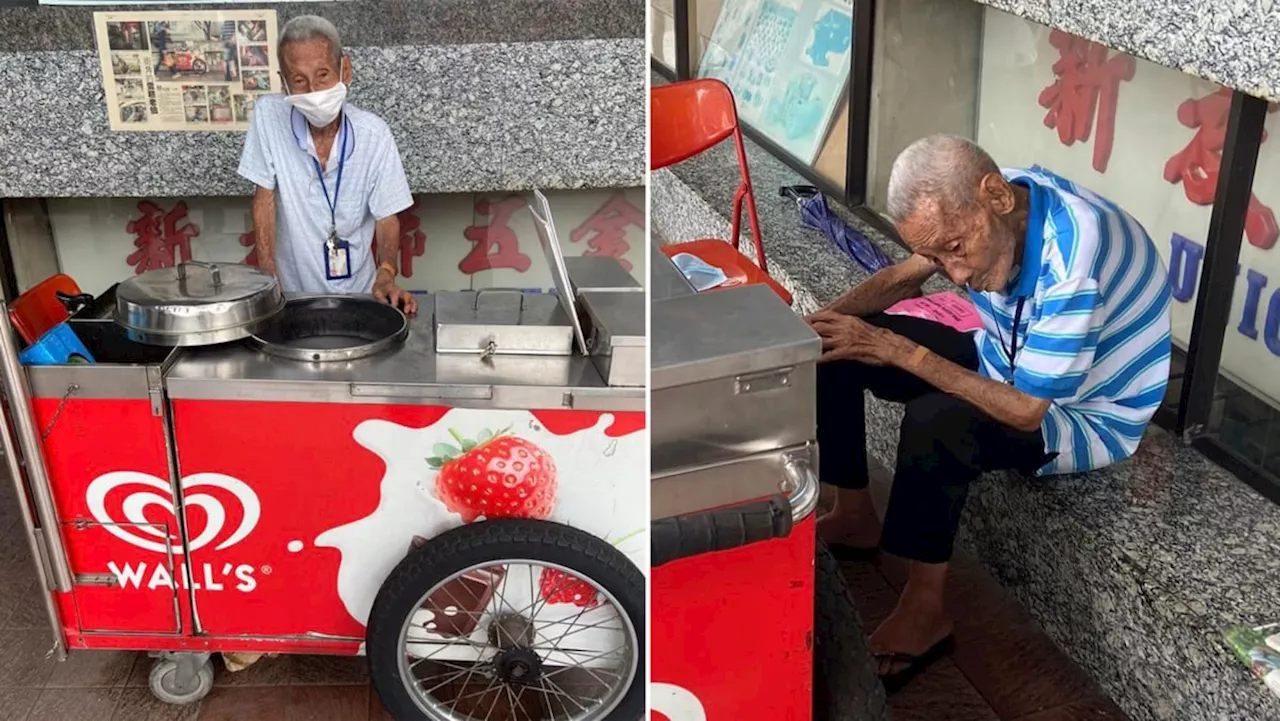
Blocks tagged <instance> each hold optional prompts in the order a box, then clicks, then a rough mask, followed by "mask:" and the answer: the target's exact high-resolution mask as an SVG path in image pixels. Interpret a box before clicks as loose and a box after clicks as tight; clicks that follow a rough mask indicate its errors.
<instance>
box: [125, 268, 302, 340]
mask: <svg viewBox="0 0 1280 721" xmlns="http://www.w3.org/2000/svg"><path fill="white" fill-rule="evenodd" d="M283 307H284V294H283V293H282V292H281V291H280V284H279V283H278V282H276V279H275V276H273V275H271V274H270V273H267V272H265V271H263V270H259V269H258V268H255V267H253V266H251V265H244V264H242V263H203V262H199V261H188V262H186V263H179V264H178V265H177V267H175V268H162V269H158V270H149V271H147V272H145V273H142V274H141V275H138V276H135V277H133V278H130V279H128V280H126V281H124V282H123V283H121V284H120V285H119V286H118V287H117V288H116V312H115V321H116V323H118V324H120V325H121V326H122V327H124V329H125V331H126V333H127V334H128V336H129V338H130V339H131V340H134V341H137V342H139V343H146V344H149V345H161V346H199V345H214V344H217V343H227V342H230V341H234V340H240V339H242V338H247V337H249V336H250V335H252V334H253V333H255V332H257V331H258V330H260V329H261V328H262V326H263V325H264V324H265V323H266V322H267V321H268V320H270V318H271V317H272V316H274V315H275V314H276V313H277V312H279V310H280V309H281V308H283Z"/></svg>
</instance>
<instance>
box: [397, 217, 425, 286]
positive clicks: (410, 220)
mask: <svg viewBox="0 0 1280 721" xmlns="http://www.w3.org/2000/svg"><path fill="white" fill-rule="evenodd" d="M417 209H418V203H417V201H414V204H413V206H412V207H410V208H408V209H407V210H402V211H400V215H398V216H397V217H398V218H399V219H400V275H403V276H404V277H406V278H412V277H413V259H414V258H421V257H422V254H423V253H425V252H427V234H426V233H425V232H424V231H423V230H422V220H421V219H419V218H418V214H417V213H416V212H415V211H417Z"/></svg>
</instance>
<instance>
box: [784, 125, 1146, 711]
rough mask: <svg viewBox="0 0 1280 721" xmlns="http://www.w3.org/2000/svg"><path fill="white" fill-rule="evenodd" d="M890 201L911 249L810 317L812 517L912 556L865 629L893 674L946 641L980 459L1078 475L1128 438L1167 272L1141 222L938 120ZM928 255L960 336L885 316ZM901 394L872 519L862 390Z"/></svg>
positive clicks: (1140, 412)
mask: <svg viewBox="0 0 1280 721" xmlns="http://www.w3.org/2000/svg"><path fill="white" fill-rule="evenodd" d="M887 201H888V214H889V216H890V219H891V220H892V221H893V222H894V224H895V225H896V227H897V229H898V232H899V233H900V234H901V236H902V238H903V240H904V241H906V243H907V245H908V246H909V247H910V248H911V250H912V251H913V253H914V254H913V255H912V256H911V257H910V258H908V259H907V260H906V261H904V262H902V263H899V264H898V265H895V266H893V267H890V268H888V269H886V270H883V271H881V272H879V273H877V274H875V275H874V276H872V277H871V278H869V279H868V280H867V281H865V282H863V283H862V284H860V285H858V286H856V287H855V288H853V289H851V290H849V291H848V292H846V293H845V294H844V295H843V296H841V297H840V298H838V299H837V300H836V301H835V302H834V303H832V304H830V305H829V306H827V307H826V308H824V309H823V310H822V311H819V312H818V313H815V314H814V315H812V316H810V318H809V321H810V323H811V324H812V326H813V328H814V329H815V330H816V331H817V332H818V333H819V334H820V335H821V336H822V340H823V349H824V354H823V363H822V364H821V365H820V366H819V373H818V439H819V442H820V445H821V447H822V451H823V452H822V457H821V469H820V475H821V478H822V480H823V482H824V483H827V484H830V485H833V486H835V487H836V492H835V497H836V503H835V506H834V509H833V510H832V512H831V513H830V514H828V515H826V516H825V517H823V518H822V519H820V521H819V533H820V534H821V536H822V537H823V539H824V540H826V541H827V543H828V544H829V545H830V547H831V548H832V550H833V552H835V553H836V554H837V555H838V556H843V557H844V558H871V557H874V555H875V551H876V549H877V547H878V548H879V549H883V550H884V551H886V552H888V553H892V554H894V555H897V556H901V557H904V558H906V559H908V561H910V563H909V575H908V580H907V584H906V587H905V588H904V589H903V592H902V596H901V598H900V600H899V602H898V606H897V608H896V609H895V610H894V611H893V613H892V614H891V615H890V616H889V617H888V618H887V619H886V620H885V621H884V623H883V624H881V625H880V627H879V628H878V629H877V630H876V631H875V632H874V633H873V634H872V636H871V646H872V650H873V652H875V653H876V654H877V657H878V658H879V660H880V671H879V672H880V674H881V677H882V678H883V679H884V681H885V685H886V687H888V688H889V689H890V691H892V690H895V689H896V688H898V687H900V686H901V685H902V684H903V683H905V682H906V681H907V680H909V679H910V678H911V677H912V676H914V675H915V674H916V673H918V672H919V671H920V670H922V669H923V668H924V667H925V666H926V665H928V664H929V663H930V662H932V661H933V660H935V659H936V658H937V657H939V656H940V655H942V654H944V653H945V652H946V650H947V648H948V646H949V645H950V640H951V631H952V621H951V619H950V618H949V617H948V615H947V613H946V610H945V608H944V604H943V591H944V582H945V580H946V573H947V563H948V561H949V560H950V558H951V551H952V544H953V541H954V538H955V534H956V529H957V527H958V525H959V522H960V513H961V510H962V509H963V507H964V502H965V497H966V494H967V492H968V488H969V484H970V483H972V482H973V480H974V479H976V478H977V477H978V475H979V474H981V473H982V472H984V471H991V470H999V469H1006V470H1014V471H1019V472H1022V473H1024V474H1027V475H1052V474H1062V473H1081V472H1085V471H1089V470H1093V469H1096V468H1101V467H1103V466H1106V465H1109V464H1112V463H1115V462H1117V461H1121V460H1123V459H1125V458H1127V457H1129V456H1130V455H1132V454H1133V452H1134V450H1135V449H1136V448H1137V446H1138V442H1139V441H1140V440H1141V438H1142V435H1143V432H1144V430H1145V429H1146V427H1147V423H1148V422H1149V421H1150V419H1151V417H1152V415H1153V414H1154V413H1155V411H1156V408H1157V407H1158V406H1159V404H1160V401H1161V399H1162V398H1163V397H1164V391H1165V386H1166V384H1167V382H1168V375H1169V353H1170V335H1169V334H1170V316H1169V303H1170V296H1169V289H1168V287H1167V284H1166V274H1165V269H1164V267H1163V264H1162V263H1161V260H1160V257H1159V255H1158V253H1157V251H1156V248H1155V245H1154V244H1153V243H1152V242H1151V239H1150V238H1149V237H1148V236H1147V233H1146V232H1145V231H1144V230H1143V228H1142V226H1141V225H1139V224H1138V222H1137V221H1136V220H1134V219H1133V218H1132V217H1131V216H1129V215H1128V214H1127V213H1126V212H1125V211H1123V210H1121V209H1120V208H1119V207H1118V206H1116V205H1115V204H1114V203H1112V202H1110V201H1108V200H1106V199H1105V198H1101V197H1099V196H1097V195H1095V194H1093V193H1091V192H1089V191H1088V190H1085V189H1084V188H1081V187H1080V186H1077V185H1075V184H1073V183H1071V182H1070V181H1067V180H1065V179H1063V178H1061V177H1058V176H1056V175H1053V174H1052V173H1049V172H1047V171H1045V170H1042V169H1039V168H1031V169H1028V170H1003V171H1002V170H1001V169H1000V168H998V167H997V166H996V164H995V162H994V161H992V159H991V157H990V156H988V155H987V153H986V152H984V151H983V150H982V149H981V148H979V147H978V146H977V145H975V144H973V143H971V142H969V141H967V140H964V139H960V138H953V137H947V136H934V137H929V138H925V139H923V140H920V141H917V142H916V143H915V144H913V145H911V146H910V147H909V148H907V149H906V150H905V151H903V153H902V154H901V155H900V156H899V157H898V159H897V160H896V161H895V162H894V165H893V170H892V173H891V176H890V179H889V191H888V197H887ZM939 270H941V271H942V272H943V273H944V274H945V275H946V276H947V277H948V278H950V279H951V280H952V281H953V282H954V283H956V284H957V285H960V286H963V287H964V288H965V289H966V290H967V291H968V293H969V297H970V298H971V299H972V300H973V303H974V304H975V306H976V307H977V309H978V311H979V313H980V315H981V316H982V324H983V327H982V329H981V330H980V331H978V332H977V333H976V334H974V335H972V336H971V335H970V334H966V333H961V332H959V331H956V330H953V329H951V328H950V327H948V326H944V325H941V324H938V323H933V322H930V321H927V320H921V319H916V318H909V317H903V316H890V315H886V314H884V313H883V312H882V311H884V310H885V309H886V308H888V307H889V306H890V305H892V304H894V303H895V302H897V301H899V300H902V299H904V298H907V297H910V296H911V295H912V294H914V293H915V292H916V291H917V290H918V289H919V288H920V287H921V285H922V284H923V283H924V282H925V281H926V280H927V279H928V278H930V277H931V276H932V275H933V274H934V273H935V272H937V271H939ZM868 390H869V391H871V392H872V393H874V394H875V395H876V396H878V397H880V398H883V399H885V400H889V401H894V402H899V403H904V404H905V405H906V408H905V414H906V415H905V418H904V420H903V422H902V427H901V429H900V431H899V439H898V458H897V466H896V469H895V471H894V481H893V490H892V491H891V494H890V498H889V504H888V510H887V513H886V514H885V519H884V524H883V528H882V527H881V524H880V523H879V522H878V520H877V517H876V514H875V511H874V509H873V507H872V503H871V495H870V494H869V493H868V490H867V482H868V477H867V451H866V445H865V433H866V416H865V410H864V405H863V404H864V396H863V391H868Z"/></svg>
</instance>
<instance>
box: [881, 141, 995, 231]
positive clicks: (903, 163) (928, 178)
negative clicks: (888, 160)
mask: <svg viewBox="0 0 1280 721" xmlns="http://www.w3.org/2000/svg"><path fill="white" fill-rule="evenodd" d="M998 172H1000V166H998V165H996V161H994V160H992V159H991V156H990V155H987V151H985V150H983V149H982V148H980V147H978V144H977V143H975V142H973V141H972V140H968V139H966V138H961V137H957V136H954V135H930V136H929V137H927V138H921V139H920V140H917V141H915V142H914V143H912V144H911V145H909V146H907V149H906V150H904V151H902V152H901V153H900V154H899V155H898V158H897V160H894V161H893V170H891V171H890V172H889V191H888V193H887V198H886V199H885V206H886V210H887V211H888V214H889V219H890V220H892V221H894V222H895V223H900V222H902V221H904V220H906V219H907V218H909V217H911V214H912V213H914V212H915V211H916V208H918V207H919V206H920V203H921V201H922V200H925V199H929V198H932V199H936V200H938V201H940V202H941V203H943V204H944V207H948V208H968V207H971V206H972V205H973V204H974V202H975V201H976V199H977V192H978V186H979V184H980V183H981V181H982V178H983V177H984V176H986V175H987V174H988V173H998Z"/></svg>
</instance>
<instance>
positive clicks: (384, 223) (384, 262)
mask: <svg viewBox="0 0 1280 721" xmlns="http://www.w3.org/2000/svg"><path fill="white" fill-rule="evenodd" d="M373 237H374V238H375V239H376V241H377V244H378V272H379V273H380V274H381V273H390V275H391V280H395V278H396V275H397V274H399V272H400V268H399V266H398V265H396V252H397V251H399V250H400V218H399V216H395V215H389V216H387V217H385V218H383V219H382V220H379V221H378V222H377V223H376V224H374V226H373ZM388 266H390V267H388Z"/></svg>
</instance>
